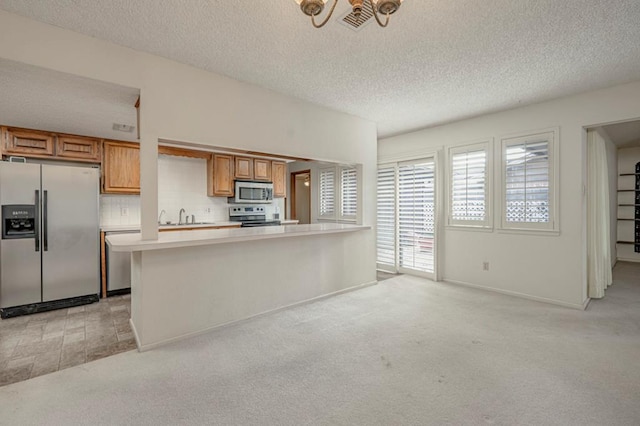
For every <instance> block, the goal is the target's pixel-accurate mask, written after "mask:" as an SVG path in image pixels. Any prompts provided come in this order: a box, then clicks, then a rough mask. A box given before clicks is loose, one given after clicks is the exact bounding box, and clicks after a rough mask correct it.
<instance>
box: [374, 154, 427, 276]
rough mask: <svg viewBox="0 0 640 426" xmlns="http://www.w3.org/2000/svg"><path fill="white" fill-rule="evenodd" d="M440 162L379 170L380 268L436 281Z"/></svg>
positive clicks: (394, 165) (424, 160)
mask: <svg viewBox="0 0 640 426" xmlns="http://www.w3.org/2000/svg"><path fill="white" fill-rule="evenodd" d="M436 192H437V185H436V161H435V157H427V158H422V159H419V160H414V161H405V162H399V163H389V164H381V165H379V166H378V191H377V200H378V203H377V204H378V208H377V210H378V215H377V216H378V217H377V220H378V221H377V244H376V245H377V267H378V269H379V270H381V271H387V272H391V273H395V272H402V273H409V274H414V275H420V276H425V277H427V278H430V279H436V276H437V274H436V266H437V262H436V252H437V250H436V228H437V226H436V216H437V214H436V213H437V206H436Z"/></svg>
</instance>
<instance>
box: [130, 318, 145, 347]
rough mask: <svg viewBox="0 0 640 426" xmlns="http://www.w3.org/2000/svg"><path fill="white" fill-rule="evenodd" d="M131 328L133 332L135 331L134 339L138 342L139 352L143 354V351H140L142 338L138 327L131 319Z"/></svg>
mask: <svg viewBox="0 0 640 426" xmlns="http://www.w3.org/2000/svg"><path fill="white" fill-rule="evenodd" d="M129 326H130V327H131V331H133V338H134V339H135V340H136V346H137V347H138V352H142V350H140V347H141V346H142V345H141V344H140V338H139V337H138V330H136V325H135V324H134V323H133V320H132V319H131V318H129Z"/></svg>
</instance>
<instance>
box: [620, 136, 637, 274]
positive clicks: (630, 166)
mask: <svg viewBox="0 0 640 426" xmlns="http://www.w3.org/2000/svg"><path fill="white" fill-rule="evenodd" d="M638 163H640V147H635V148H623V149H619V150H618V172H619V173H635V168H636V164H638ZM617 183H618V185H617V186H618V188H616V189H633V188H634V187H635V176H619V177H618V179H617ZM634 200H635V194H634V193H633V192H620V193H618V196H617V202H618V203H622V204H633V203H634ZM634 210H635V209H634V208H633V207H626V206H621V207H618V210H617V217H621V218H634V216H635V211H634ZM634 232H635V229H634V223H633V222H631V221H619V222H618V239H619V240H620V241H634ZM618 260H625V261H631V262H640V253H636V252H635V251H634V246H633V245H630V244H618Z"/></svg>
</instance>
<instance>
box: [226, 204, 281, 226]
mask: <svg viewBox="0 0 640 426" xmlns="http://www.w3.org/2000/svg"><path fill="white" fill-rule="evenodd" d="M229 220H230V221H231V222H241V223H242V227H243V228H250V227H256V226H278V225H280V221H279V220H267V213H266V211H265V208H264V206H234V207H229Z"/></svg>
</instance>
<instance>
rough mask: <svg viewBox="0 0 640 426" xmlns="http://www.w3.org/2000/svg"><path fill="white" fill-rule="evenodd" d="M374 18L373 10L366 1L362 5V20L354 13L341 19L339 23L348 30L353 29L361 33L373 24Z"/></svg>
mask: <svg viewBox="0 0 640 426" xmlns="http://www.w3.org/2000/svg"><path fill="white" fill-rule="evenodd" d="M372 18H373V10H372V9H371V4H370V3H369V2H368V1H365V2H364V4H363V5H362V14H361V15H360V19H356V17H355V15H354V14H353V12H349V13H347V14H346V15H342V16H341V17H339V18H338V22H339V23H341V24H342V25H344V26H346V27H348V28H351V29H352V30H353V31H360V30H361V29H362V28H364V27H366V26H367V25H368V24H370V23H371V20H372Z"/></svg>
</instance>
